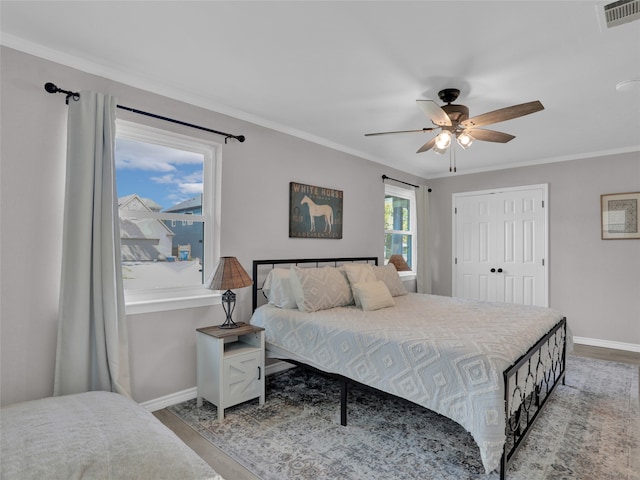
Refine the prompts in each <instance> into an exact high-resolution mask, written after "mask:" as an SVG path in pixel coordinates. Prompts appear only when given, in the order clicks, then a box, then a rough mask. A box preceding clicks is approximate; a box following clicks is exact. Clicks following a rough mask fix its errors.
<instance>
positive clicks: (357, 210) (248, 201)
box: [0, 47, 419, 404]
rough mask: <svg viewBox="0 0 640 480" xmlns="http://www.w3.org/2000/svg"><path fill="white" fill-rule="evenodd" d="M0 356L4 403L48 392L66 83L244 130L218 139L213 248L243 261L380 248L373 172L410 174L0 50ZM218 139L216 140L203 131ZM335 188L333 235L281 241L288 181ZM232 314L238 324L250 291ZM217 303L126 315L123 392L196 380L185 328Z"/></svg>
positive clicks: (216, 317) (154, 391)
mask: <svg viewBox="0 0 640 480" xmlns="http://www.w3.org/2000/svg"><path fill="white" fill-rule="evenodd" d="M1 62H2V64H1V75H2V77H1V82H2V91H1V92H0V94H1V101H2V113H1V115H2V117H1V119H0V120H1V122H2V123H1V125H2V132H1V133H2V147H1V148H2V151H1V154H2V171H1V176H2V177H1V182H2V183H1V186H2V189H1V195H2V197H1V202H0V205H1V208H2V210H1V215H2V217H1V228H2V231H1V236H0V239H1V242H2V243H1V245H2V248H1V249H0V261H1V262H2V263H1V265H2V268H1V275H2V277H1V281H2V285H1V296H2V297H1V299H2V305H1V320H0V321H1V323H0V336H1V342H2V343H1V352H0V353H1V357H0V368H1V370H0V379H1V384H0V388H1V392H0V393H1V397H0V401H1V403H2V404H9V403H13V402H16V401H21V400H27V399H34V398H40V397H44V396H48V395H51V394H52V391H53V371H54V362H55V348H56V336H57V309H58V295H59V281H60V280H59V277H60V261H61V249H62V218H63V203H64V177H65V144H66V112H67V107H66V105H65V103H64V96H63V95H50V94H48V93H46V92H45V91H44V88H43V86H44V84H45V82H48V81H51V82H53V83H55V84H57V85H58V86H60V87H62V88H65V89H72V90H83V89H84V90H96V91H103V92H110V93H113V94H115V95H116V96H117V97H118V99H119V101H120V103H122V104H124V105H128V106H133V107H136V108H138V109H140V110H146V111H150V112H154V113H158V114H161V115H167V116H171V117H174V118H178V119H181V120H184V121H187V122H191V123H195V124H199V125H203V126H208V127H210V128H214V129H216V130H221V131H228V132H232V133H236V134H244V135H246V137H247V141H246V142H245V143H242V144H240V143H237V142H234V141H230V142H229V144H228V145H226V146H223V160H222V177H223V180H222V225H221V232H222V238H221V254H222V255H233V256H236V257H238V259H239V260H240V262H241V263H242V264H243V265H244V267H245V268H246V269H247V270H248V271H250V269H251V261H252V260H253V259H266V258H277V257H280V258H290V257H329V256H356V255H357V256H360V255H382V249H383V234H382V229H383V214H382V212H383V207H382V205H383V193H384V186H383V183H382V181H381V175H382V174H387V175H390V176H392V177H395V178H401V179H404V180H406V181H409V182H417V181H418V180H419V179H418V178H416V177H414V176H412V175H407V174H404V173H401V172H398V171H394V170H393V169H391V168H388V167H385V166H382V165H378V164H375V163H372V162H369V161H367V160H364V159H361V158H357V157H354V156H352V155H347V154H344V153H341V152H337V151H335V150H331V149H329V148H326V147H323V146H320V145H317V144H314V143H310V142H307V141H304V140H300V139H298V138H295V137H292V136H289V135H285V134H282V133H278V132H276V131H273V130H269V129H267V128H262V127H259V126H256V125H253V124H250V123H247V122H244V121H241V120H237V119H233V118H230V117H228V116H224V115H220V114H217V113H215V112H211V111H209V110H205V109H202V108H198V107H195V106H193V105H189V104H186V103H182V102H178V101H174V100H171V99H168V98H165V97H161V96H158V95H155V94H152V93H149V92H145V91H142V90H139V89H135V88H132V87H129V86H126V85H123V84H120V83H116V82H113V81H110V80H107V79H105V78H101V77H97V76H93V75H89V74H86V73H83V72H80V71H78V70H74V69H71V68H68V67H65V66H62V65H59V64H56V63H52V62H49V61H45V60H42V59H39V58H36V57H33V56H30V55H26V54H23V53H21V52H18V51H16V50H12V49H8V48H6V47H3V48H2V56H1ZM118 116H119V117H120V118H127V119H130V120H135V121H139V122H144V123H147V124H150V125H154V126H158V127H162V128H171V129H173V130H175V131H178V132H182V133H185V134H189V135H199V136H202V137H204V138H209V139H211V138H212V136H211V135H209V134H206V133H202V132H199V131H197V130H192V129H188V128H185V127H180V126H175V125H172V124H168V123H165V122H162V121H159V120H154V119H150V118H147V117H142V116H136V115H134V114H130V113H128V112H124V111H122V110H119V111H118ZM213 139H214V140H215V141H219V142H220V143H222V144H223V143H224V141H223V138H222V137H218V136H213ZM291 181H296V182H300V183H306V184H311V185H319V186H324V187H330V188H334V189H338V190H343V192H344V222H345V223H344V227H343V239H342V240H320V239H289V237H288V235H289V230H288V228H289V227H288V214H287V212H288V202H289V182H291ZM236 293H237V294H238V306H237V307H236V311H235V313H234V319H236V320H247V319H248V318H249V315H250V312H251V299H250V297H251V289H248V288H247V289H242V290H239V291H237V292H236ZM223 315H224V314H223V312H222V308H221V307H220V306H219V305H217V306H214V307H210V308H203V307H201V308H194V309H185V310H175V311H170V312H166V313H162V314H143V315H135V316H130V317H129V339H130V352H131V368H132V372H131V375H132V389H133V397H134V399H135V400H137V401H139V402H144V401H148V400H152V399H155V398H158V397H161V396H164V395H168V394H171V393H175V392H178V391H181V390H184V389H188V388H192V387H193V386H195V329H196V328H197V327H201V326H207V325H212V324H219V323H222V321H223V320H224V317H223Z"/></svg>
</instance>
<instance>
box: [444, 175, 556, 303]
mask: <svg viewBox="0 0 640 480" xmlns="http://www.w3.org/2000/svg"><path fill="white" fill-rule="evenodd" d="M546 199H547V186H546V185H536V186H531V187H519V188H510V189H503V190H496V191H490V192H488V191H487V192H473V193H469V194H456V195H454V202H453V203H454V222H453V228H454V233H453V238H454V245H453V247H454V268H453V276H454V278H453V283H454V284H453V291H454V295H455V296H459V297H465V298H471V299H474V300H485V301H496V302H508V303H518V304H524V305H539V306H547V305H548V293H547V267H548V265H547V261H546V257H547V253H546V252H547V215H546V207H547V205H546Z"/></svg>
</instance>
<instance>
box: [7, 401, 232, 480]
mask: <svg viewBox="0 0 640 480" xmlns="http://www.w3.org/2000/svg"><path fill="white" fill-rule="evenodd" d="M0 434H1V437H2V438H1V442H2V443H1V448H2V450H1V454H2V455H1V456H2V458H1V467H2V468H1V470H0V477H1V478H2V479H3V480H10V479H11V480H12V479H16V480H28V479H34V480H36V479H37V480H41V479H44V478H46V479H60V480H63V479H64V480H67V479H79V478H82V479H132V480H133V479H146V478H149V479H151V478H152V479H171V480H173V479H181V480H187V479H194V480H195V479H198V480H200V479H215V480H222V477H221V476H220V475H218V474H217V473H216V472H215V471H213V469H212V468H211V467H210V466H209V465H208V464H207V463H206V462H205V461H204V460H202V459H201V458H200V457H199V456H198V455H197V454H196V453H195V452H194V451H193V450H191V449H190V448H189V447H188V446H187V445H186V444H185V443H183V442H182V440H180V439H179V438H178V437H177V436H176V435H175V434H174V433H173V432H172V431H171V430H169V429H168V428H167V427H165V426H164V425H163V424H162V423H161V422H160V421H159V420H158V419H156V418H155V417H154V416H153V415H152V414H151V413H149V412H147V411H146V410H145V409H144V408H142V407H141V406H139V405H138V404H136V403H135V402H133V401H131V400H129V399H128V398H126V397H124V396H122V395H119V394H116V393H109V392H87V393H80V394H75V395H66V396H62V397H50V398H44V399H41V400H34V401H30V402H23V403H18V404H15V405H10V406H7V407H3V408H2V410H0Z"/></svg>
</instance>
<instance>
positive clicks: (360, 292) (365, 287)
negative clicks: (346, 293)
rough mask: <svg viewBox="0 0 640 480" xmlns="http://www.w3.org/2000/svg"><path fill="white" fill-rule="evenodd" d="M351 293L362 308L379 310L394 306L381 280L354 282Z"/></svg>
mask: <svg viewBox="0 0 640 480" xmlns="http://www.w3.org/2000/svg"><path fill="white" fill-rule="evenodd" d="M353 295H354V296H355V297H356V301H359V302H360V304H361V305H362V310H366V311H368V310H380V309H381V308H385V307H393V306H395V304H396V303H395V302H394V301H393V297H392V296H391V293H390V292H389V289H388V288H387V286H386V285H385V283H384V282H383V281H382V280H378V281H375V282H365V283H356V284H355V285H353Z"/></svg>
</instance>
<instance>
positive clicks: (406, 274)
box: [398, 271, 416, 280]
mask: <svg viewBox="0 0 640 480" xmlns="http://www.w3.org/2000/svg"><path fill="white" fill-rule="evenodd" d="M398 275H399V276H400V278H401V279H402V280H411V279H412V278H416V272H414V271H410V272H398Z"/></svg>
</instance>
